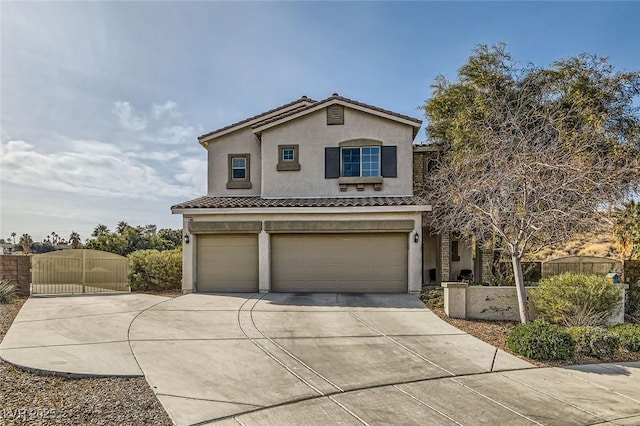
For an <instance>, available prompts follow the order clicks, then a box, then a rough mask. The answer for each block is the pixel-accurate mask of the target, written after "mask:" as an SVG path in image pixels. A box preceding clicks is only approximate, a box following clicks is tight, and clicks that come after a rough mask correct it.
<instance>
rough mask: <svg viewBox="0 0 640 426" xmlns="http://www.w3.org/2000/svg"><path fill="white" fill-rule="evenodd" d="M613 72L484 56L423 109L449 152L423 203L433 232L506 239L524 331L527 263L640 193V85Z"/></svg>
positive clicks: (440, 86) (443, 84)
mask: <svg viewBox="0 0 640 426" xmlns="http://www.w3.org/2000/svg"><path fill="white" fill-rule="evenodd" d="M605 65H606V61H605V62H602V60H601V59H600V60H589V58H587V57H579V58H574V59H570V60H567V61H562V62H559V63H557V64H555V66H554V67H553V68H552V69H550V70H540V69H534V68H531V67H528V68H518V67H517V66H516V65H515V64H513V63H512V62H511V58H510V57H509V55H508V54H507V53H506V52H505V51H504V46H499V47H497V48H494V49H493V50H490V49H488V48H487V47H486V46H482V47H480V48H479V49H478V50H477V51H476V53H475V56H472V58H470V60H469V62H468V63H467V64H466V65H465V67H463V68H462V69H461V71H460V74H461V75H460V76H459V79H458V81H457V82H456V83H449V82H447V81H446V80H444V79H440V80H439V81H438V82H437V83H436V85H435V86H434V87H435V93H434V98H433V99H432V100H431V101H429V102H428V103H427V105H426V106H425V110H426V113H427V118H428V119H429V120H430V127H429V129H428V131H429V134H430V136H431V138H432V141H433V142H434V143H437V144H439V145H440V147H441V149H442V151H443V152H442V161H441V163H440V165H439V167H438V168H437V169H436V171H435V172H434V173H432V174H431V175H430V176H429V178H428V184H427V187H426V188H427V189H426V191H425V193H424V194H423V195H424V196H428V197H429V198H430V199H431V200H432V203H433V204H434V219H433V227H434V228H435V229H436V230H437V231H438V232H447V231H452V230H453V231H458V232H461V233H463V234H466V235H475V236H476V238H478V240H479V241H480V242H485V243H488V244H492V243H494V242H495V241H497V240H500V242H501V244H499V246H500V247H503V248H504V249H505V250H506V251H507V252H508V254H509V256H510V258H511V263H512V266H513V273H514V278H515V285H516V289H517V294H518V305H519V311H520V318H521V321H522V322H527V321H528V318H529V315H528V308H527V300H526V293H525V288H524V280H523V273H522V257H523V256H524V254H525V253H526V252H535V251H537V250H539V249H540V248H542V247H544V246H547V245H549V244H552V243H555V242H559V241H565V240H567V239H569V238H571V237H572V236H573V235H574V234H576V233H580V232H586V231H589V230H592V229H593V228H594V227H595V226H596V225H597V224H598V222H599V221H600V220H601V214H600V212H601V211H602V209H603V208H605V207H607V206H611V205H615V204H617V203H619V202H621V201H622V200H624V199H625V198H627V197H628V196H629V195H630V194H631V193H632V192H633V191H637V189H638V182H640V160H639V158H640V156H639V154H640V153H639V146H638V144H637V141H638V139H637V138H638V135H640V133H639V132H638V129H640V126H638V117H637V115H634V114H636V112H635V111H633V110H631V109H629V108H628V105H627V104H628V103H631V102H632V101H631V100H632V99H633V96H635V95H637V93H638V88H640V84H639V82H640V76H639V75H637V74H635V75H624V76H620V75H619V74H614V73H613V72H612V70H611V69H610V68H608V67H605ZM616 76H618V77H620V79H619V80H618V81H617V83H618V84H612V83H611V81H613V80H614V79H615V77H616ZM605 77H606V78H608V79H609V80H607V81H601V80H603V79H604V78H605ZM581 79H586V81H583V80H581ZM598 79H600V80H598ZM629 81H631V86H628V85H626V84H627V83H628V82H629ZM581 85H582V86H581ZM584 87H586V89H585V90H584V93H580V90H583V89H584ZM587 89H588V90H587ZM595 89H599V90H600V91H599V92H597V91H596V90H595ZM616 90H618V92H617V93H616ZM625 90H629V93H627V92H624V91H625ZM621 92H623V93H621ZM607 96H609V97H610V98H607ZM612 99H613V100H614V101H615V102H612ZM613 103H615V105H613ZM624 126H626V127H624Z"/></svg>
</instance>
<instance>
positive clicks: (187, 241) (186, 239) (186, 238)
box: [184, 234, 190, 244]
mask: <svg viewBox="0 0 640 426" xmlns="http://www.w3.org/2000/svg"><path fill="white" fill-rule="evenodd" d="M189 241H190V240H189V235H187V234H184V243H185V244H189Z"/></svg>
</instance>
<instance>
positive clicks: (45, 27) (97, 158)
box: [0, 1, 640, 241]
mask: <svg viewBox="0 0 640 426" xmlns="http://www.w3.org/2000/svg"><path fill="white" fill-rule="evenodd" d="M0 19H1V22H0V27H1V63H0V88H1V96H0V118H1V134H0V138H1V139H0V142H1V143H2V145H1V151H0V191H1V194H0V203H1V204H0V206H1V210H0V211H1V217H0V238H7V237H8V236H9V235H10V234H11V232H16V233H17V234H18V235H21V234H23V233H30V234H31V235H32V236H33V237H34V240H36V241H40V240H42V239H43V238H44V237H45V236H46V235H48V234H50V233H51V232H52V231H55V232H57V233H58V234H59V235H61V236H63V237H65V238H67V237H68V235H69V234H70V233H71V231H72V230H75V231H78V232H80V234H81V237H82V238H83V240H84V239H86V238H87V237H89V235H90V233H91V230H92V229H93V228H94V227H95V225H96V224H98V223H104V224H106V225H107V226H109V227H110V228H113V227H114V226H115V224H116V223H117V222H118V221H120V220H125V221H127V222H129V223H130V224H134V225H143V224H149V223H154V224H157V225H158V226H159V227H172V228H178V227H179V226H180V217H179V216H172V215H171V213H170V210H169V207H170V205H171V204H173V203H176V202H179V201H184V200H187V199H191V198H195V197H197V196H200V195H203V194H204V193H205V173H206V163H205V158H206V157H205V150H204V149H203V148H201V147H200V146H199V145H198V143H197V139H196V137H197V136H198V135H200V134H202V133H205V132H207V131H210V130H213V129H215V128H218V127H221V126H224V125H226V124H230V123H232V122H234V121H237V120H240V119H243V118H245V117H247V116H250V115H254V114H257V113H260V112H262V111H264V110H267V109H270V108H273V107H275V106H278V105H281V104H284V103H287V102H289V101H291V100H293V99H296V98H298V97H300V96H301V95H307V96H309V97H312V98H315V99H322V98H324V97H326V96H329V95H331V93H333V92H338V93H340V94H341V95H343V96H347V97H350V98H353V99H357V100H360V101H363V102H367V103H371V104H374V105H377V106H381V107H384V108H387V109H391V110H394V111H397V112H400V113H404V114H409V115H412V116H418V117H420V112H419V111H418V110H417V108H418V107H419V106H420V105H421V104H423V103H424V101H425V100H426V99H428V98H429V97H430V84H431V83H432V82H433V81H434V79H435V78H436V76H437V75H439V74H444V75H445V76H448V77H450V78H453V77H455V73H456V70H457V69H458V68H459V67H460V66H461V65H462V64H463V63H464V61H465V60H466V58H467V57H468V56H469V54H470V53H471V51H472V49H473V48H474V46H476V45H477V44H480V43H485V44H494V43H499V42H506V43H507V44H508V49H509V51H510V52H511V53H512V54H513V56H514V58H515V59H517V60H518V61H521V62H533V63H534V64H536V65H540V66H544V65H548V64H549V63H551V62H553V61H554V60H556V59H559V58H563V57H568V56H573V55H576V54H578V53H581V52H588V53H593V54H597V55H601V56H608V57H610V59H611V62H612V63H613V64H614V65H615V66H616V67H617V68H618V69H620V70H638V69H640V48H639V47H638V46H639V45H640V25H638V22H640V3H635V2H620V3H610V2H606V3H605V2H586V3H582V2H566V3H558V2H544V3H530V2H513V3H511V2H487V3H484V2H473V3H466V2H411V3H398V2H375V3H369V2H351V3H341V2H317V3H316V2H299V3H298V2H284V3H277V2H260V3H249V2H237V3H228V2H132V3H127V2H115V1H114V2H63V3H51V2H49V3H40V2H38V3H35V2H15V3H14V2H6V1H2V2H0ZM419 138H424V134H421V135H420V136H419Z"/></svg>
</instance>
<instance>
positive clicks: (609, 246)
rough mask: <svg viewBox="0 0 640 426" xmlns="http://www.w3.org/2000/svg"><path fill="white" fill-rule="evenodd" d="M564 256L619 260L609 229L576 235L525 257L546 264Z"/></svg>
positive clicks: (614, 240) (613, 238)
mask: <svg viewBox="0 0 640 426" xmlns="http://www.w3.org/2000/svg"><path fill="white" fill-rule="evenodd" d="M565 256H598V257H608V258H611V259H620V250H619V248H618V244H617V243H616V239H615V237H614V236H613V234H612V233H611V228H610V227H608V226H607V227H605V226H603V229H602V230H601V231H600V232H595V233H589V234H583V235H576V236H574V237H573V238H572V239H571V240H569V241H566V242H562V243H558V244H554V245H551V246H547V247H544V248H543V249H542V250H540V251H538V252H537V253H535V254H530V255H528V256H527V258H526V260H528V261H540V262H546V261H548V260H553V259H557V258H559V257H565Z"/></svg>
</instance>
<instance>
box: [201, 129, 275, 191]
mask: <svg viewBox="0 0 640 426" xmlns="http://www.w3.org/2000/svg"><path fill="white" fill-rule="evenodd" d="M207 151H208V180H207V188H208V190H207V195H210V196H213V197H220V196H237V195H260V186H261V183H260V182H261V175H262V173H261V170H260V169H261V153H260V142H259V141H258V138H256V137H255V135H254V134H253V132H252V131H251V128H250V127H247V128H244V129H241V130H238V131H236V132H233V133H230V134H228V135H225V136H222V137H220V138H218V139H215V140H213V141H211V142H210V143H209V147H208V149H207ZM229 154H251V159H250V177H251V188H250V189H227V181H228V180H229V167H228V159H229V158H228V156H229Z"/></svg>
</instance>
